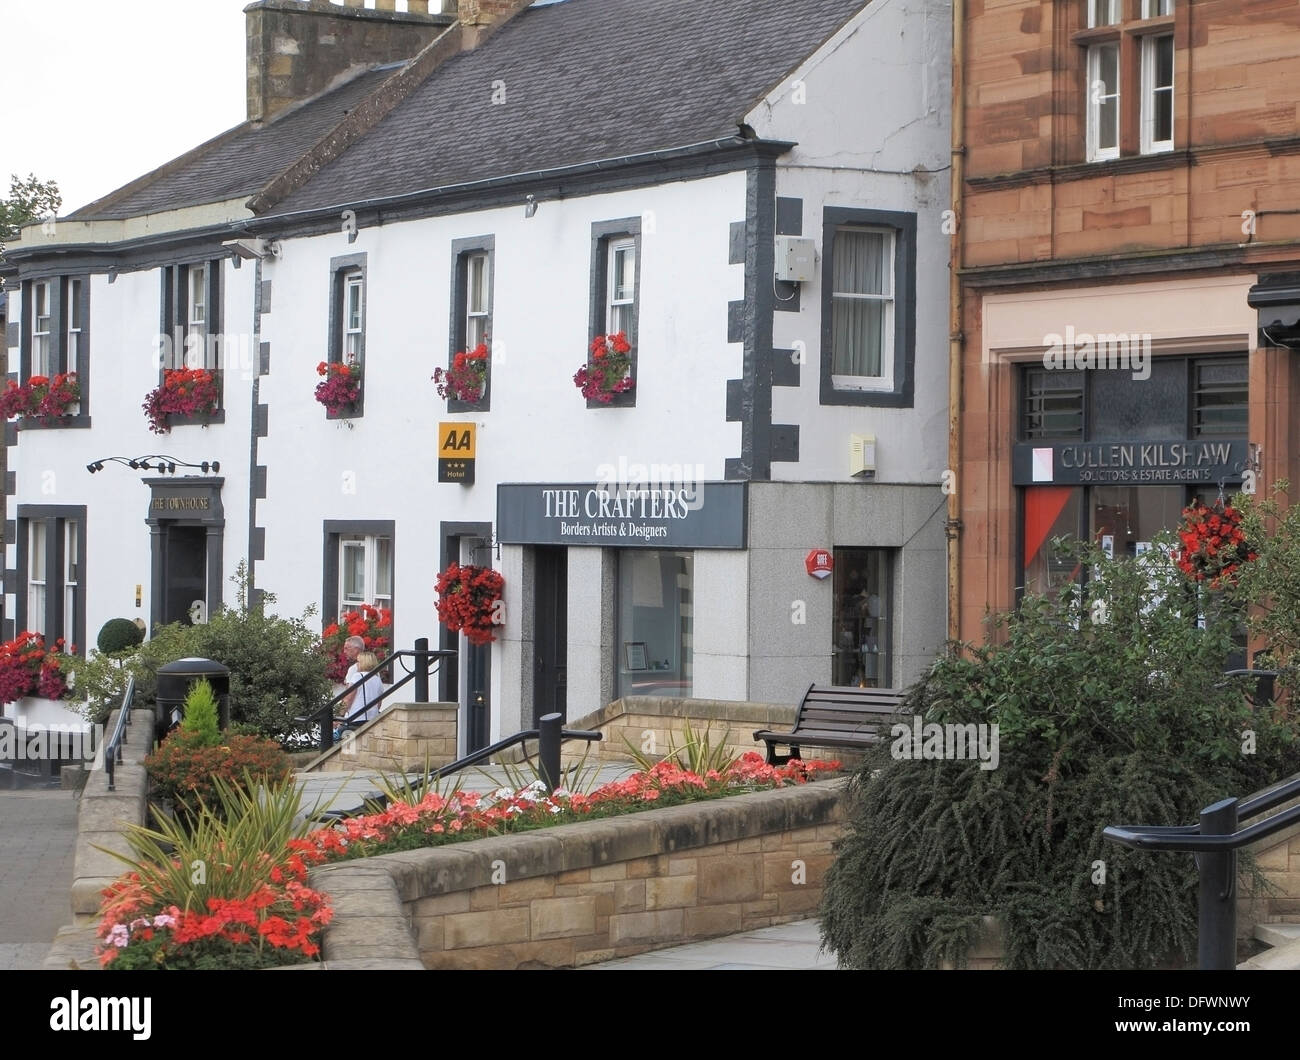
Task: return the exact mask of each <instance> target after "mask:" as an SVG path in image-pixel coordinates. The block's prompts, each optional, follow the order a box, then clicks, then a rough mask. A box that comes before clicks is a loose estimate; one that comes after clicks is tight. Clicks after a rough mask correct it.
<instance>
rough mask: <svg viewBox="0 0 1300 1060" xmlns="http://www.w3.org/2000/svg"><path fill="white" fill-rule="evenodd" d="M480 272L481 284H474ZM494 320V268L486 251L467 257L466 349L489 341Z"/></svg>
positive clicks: (471, 252) (477, 251)
mask: <svg viewBox="0 0 1300 1060" xmlns="http://www.w3.org/2000/svg"><path fill="white" fill-rule="evenodd" d="M475 270H478V273H479V277H480V279H481V281H482V282H481V284H476V283H475V282H474V273H475ZM480 296H481V297H480ZM491 320H492V268H491V263H490V262H489V261H488V253H487V251H486V250H474V251H470V252H469V253H468V254H466V255H465V349H467V350H472V349H474V348H475V347H476V346H478V345H479V344H480V343H485V342H487V341H488V329H489V328H490V327H491Z"/></svg>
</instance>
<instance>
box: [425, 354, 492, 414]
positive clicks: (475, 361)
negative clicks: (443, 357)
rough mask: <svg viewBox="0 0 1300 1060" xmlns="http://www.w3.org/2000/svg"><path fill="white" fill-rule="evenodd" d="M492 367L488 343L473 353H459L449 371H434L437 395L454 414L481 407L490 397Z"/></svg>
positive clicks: (441, 369) (453, 359)
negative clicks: (490, 372)
mask: <svg viewBox="0 0 1300 1060" xmlns="http://www.w3.org/2000/svg"><path fill="white" fill-rule="evenodd" d="M491 364H492V355H491V353H490V352H489V350H488V345H487V343H486V342H480V343H479V344H478V345H477V346H475V347H474V348H473V349H472V350H459V351H457V353H455V354H454V355H453V356H452V359H451V367H450V368H445V369H444V368H435V369H434V370H433V381H434V383H435V384H436V386H437V388H438V396H439V397H440V398H443V399H444V400H445V401H446V402H447V404H448V408H449V409H450V410H451V411H452V412H457V411H461V410H462V409H469V408H481V407H482V406H483V404H484V402H485V400H486V398H487V390H488V370H489V369H490V367H491ZM458 406H459V407H458Z"/></svg>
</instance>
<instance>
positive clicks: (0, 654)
mask: <svg viewBox="0 0 1300 1060" xmlns="http://www.w3.org/2000/svg"><path fill="white" fill-rule="evenodd" d="M69 651H70V652H71V654H74V655H75V654H76V646H75V645H73V646H71V647H70V649H69ZM69 661H70V654H69V652H65V651H64V643H63V638H62V637H60V638H59V639H58V640H56V641H55V642H54V647H53V648H50V649H46V647H45V638H44V637H43V636H41V634H39V633H31V632H27V631H24V632H22V633H19V634H18V636H16V637H15V638H14V639H13V640H8V641H5V642H4V643H3V644H0V703H13V702H16V701H17V700H20V699H22V698H23V697H24V696H41V697H42V698H44V699H63V698H64V697H65V696H66V695H67V694H68V682H67V678H66V677H64V674H63V667H64V666H65V665H67V663H68V662H69Z"/></svg>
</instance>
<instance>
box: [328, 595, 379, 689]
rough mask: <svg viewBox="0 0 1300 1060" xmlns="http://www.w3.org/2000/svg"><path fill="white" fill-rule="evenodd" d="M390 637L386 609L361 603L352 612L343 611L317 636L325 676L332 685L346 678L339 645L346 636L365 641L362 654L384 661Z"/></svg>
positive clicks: (344, 663)
mask: <svg viewBox="0 0 1300 1060" xmlns="http://www.w3.org/2000/svg"><path fill="white" fill-rule="evenodd" d="M392 635H393V612H392V611H391V610H390V609H389V608H387V607H371V606H370V605H369V604H363V605H362V606H361V607H360V608H358V609H357V610H356V611H344V612H343V614H342V615H340V616H339V620H338V621H337V622H331V623H330V624H329V625H328V626H326V627H325V630H324V632H322V633H321V651H322V652H324V653H325V657H326V658H327V659H328V660H329V664H328V666H327V667H326V670H325V673H326V675H327V676H328V677H329V679H330V680H331V681H334V682H336V683H337V682H340V681H342V680H343V678H344V677H346V676H347V672H348V667H349V665H350V664H349V663H348V660H347V656H345V655H344V654H343V644H344V642H345V641H347V639H348V638H349V637H360V638H361V639H362V640H364V641H365V642H366V647H365V650H366V651H372V652H374V653H375V654H376V655H378V656H379V657H380V658H381V659H384V658H387V657H388V653H389V652H390V651H392V643H393V641H392Z"/></svg>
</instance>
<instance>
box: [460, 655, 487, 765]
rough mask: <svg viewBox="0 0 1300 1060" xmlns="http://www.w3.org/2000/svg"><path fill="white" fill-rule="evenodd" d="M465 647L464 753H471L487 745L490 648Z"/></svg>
mask: <svg viewBox="0 0 1300 1060" xmlns="http://www.w3.org/2000/svg"><path fill="white" fill-rule="evenodd" d="M466 645H467V646H466V648H465V696H466V699H467V701H468V708H469V709H468V710H466V712H465V715H466V717H468V718H469V729H468V731H467V732H466V734H465V753H466V754H473V753H474V752H475V751H478V750H480V749H481V748H484V747H486V746H487V745H488V707H489V704H488V673H489V666H490V664H491V662H492V649H491V646H490V645H487V644H470V643H469V642H468V641H467V642H466Z"/></svg>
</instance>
